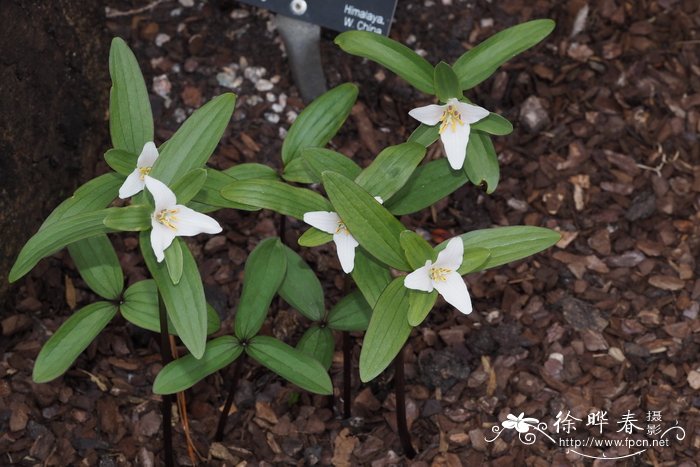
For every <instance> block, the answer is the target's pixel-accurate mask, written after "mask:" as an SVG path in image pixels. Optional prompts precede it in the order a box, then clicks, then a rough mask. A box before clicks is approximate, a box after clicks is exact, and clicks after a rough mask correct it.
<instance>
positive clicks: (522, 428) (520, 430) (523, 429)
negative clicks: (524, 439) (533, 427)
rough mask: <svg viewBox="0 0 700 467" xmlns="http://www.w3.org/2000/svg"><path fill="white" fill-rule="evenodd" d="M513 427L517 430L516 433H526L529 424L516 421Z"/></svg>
mask: <svg viewBox="0 0 700 467" xmlns="http://www.w3.org/2000/svg"><path fill="white" fill-rule="evenodd" d="M515 429H516V430H518V433H527V432H528V431H530V425H528V424H527V423H520V422H518V423H516V424H515Z"/></svg>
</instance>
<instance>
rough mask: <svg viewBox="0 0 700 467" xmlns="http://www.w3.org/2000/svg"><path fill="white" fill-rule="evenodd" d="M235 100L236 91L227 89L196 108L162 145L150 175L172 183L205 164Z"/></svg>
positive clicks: (229, 116)
mask: <svg viewBox="0 0 700 467" xmlns="http://www.w3.org/2000/svg"><path fill="white" fill-rule="evenodd" d="M235 103H236V95H235V94H231V93H226V94H222V95H221V96H218V97H215V98H214V99H212V100H211V101H209V102H207V103H206V104H205V105H203V106H202V107H200V108H199V109H197V110H195V111H194V113H193V114H192V115H191V116H190V117H189V118H188V119H187V120H186V121H185V123H183V124H182V126H181V127H180V128H179V129H178V130H177V131H176V132H175V134H174V135H173V136H172V138H170V139H169V140H168V142H167V143H166V144H164V145H163V146H162V147H161V148H160V156H158V160H156V162H155V164H153V170H151V176H152V177H153V178H156V179H158V180H160V181H161V182H163V183H165V184H166V185H170V184H172V183H173V182H176V181H177V179H178V178H179V177H181V176H183V175H184V174H186V173H187V172H189V171H190V170H192V169H197V168H200V167H202V166H203V165H204V163H205V162H207V159H209V156H211V155H212V153H213V152H214V149H216V145H217V144H219V140H220V139H221V136H222V135H223V134H224V130H225V129H226V126H227V125H228V122H229V120H230V119H231V114H232V113H233V107H234V105H235Z"/></svg>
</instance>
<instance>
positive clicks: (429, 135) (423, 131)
mask: <svg viewBox="0 0 700 467" xmlns="http://www.w3.org/2000/svg"><path fill="white" fill-rule="evenodd" d="M439 138H440V125H432V126H428V125H426V124H425V123H421V124H420V125H418V127H417V128H416V129H415V130H413V133H411V136H409V137H408V141H410V142H412V143H417V144H420V145H421V146H423V147H425V148H427V147H428V146H430V145H431V144H433V143H434V142H435V141H437V140H438V139H439Z"/></svg>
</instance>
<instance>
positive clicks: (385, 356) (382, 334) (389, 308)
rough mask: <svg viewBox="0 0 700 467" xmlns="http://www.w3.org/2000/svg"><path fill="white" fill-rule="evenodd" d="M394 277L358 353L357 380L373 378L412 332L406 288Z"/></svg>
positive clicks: (391, 358)
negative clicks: (358, 376) (358, 370)
mask: <svg viewBox="0 0 700 467" xmlns="http://www.w3.org/2000/svg"><path fill="white" fill-rule="evenodd" d="M403 279H404V278H403V277H397V278H396V279H394V280H393V281H391V283H390V284H389V285H388V286H387V288H386V289H385V290H384V293H382V295H381V296H380V297H379V300H377V304H376V305H375V307H374V310H373V311H372V318H371V319H370V321H369V327H368V328H367V334H365V338H364V341H363V342H362V351H361V352H360V379H361V380H362V382H365V383H366V382H368V381H371V380H373V379H374V378H375V377H377V376H378V375H379V373H381V372H382V371H384V369H385V368H386V367H387V366H389V364H390V363H391V361H392V360H393V359H394V357H396V355H397V354H398V353H399V350H401V347H403V345H404V343H405V342H406V340H408V336H409V335H410V334H411V326H409V325H408V317H407V313H408V307H409V302H408V289H407V288H406V287H404V285H403Z"/></svg>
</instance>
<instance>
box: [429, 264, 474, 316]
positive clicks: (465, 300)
mask: <svg viewBox="0 0 700 467" xmlns="http://www.w3.org/2000/svg"><path fill="white" fill-rule="evenodd" d="M445 279H446V280H444V281H434V282H433V285H434V286H435V288H436V289H437V291H438V292H439V293H440V295H442V297H443V298H444V299H445V301H446V302H447V303H449V304H450V305H452V306H453V307H455V308H457V309H458V310H459V311H461V312H462V313H464V314H465V315H468V314H469V313H471V312H472V300H471V298H470V297H469V291H468V290H467V284H465V283H464V279H462V276H460V275H459V274H457V273H456V272H450V273H448V274H446V276H445Z"/></svg>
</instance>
